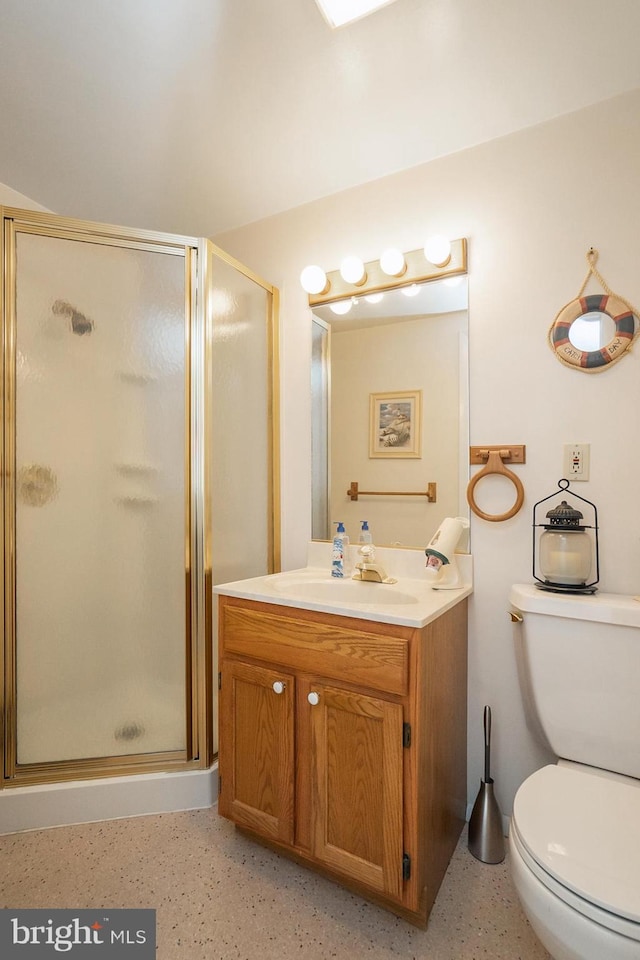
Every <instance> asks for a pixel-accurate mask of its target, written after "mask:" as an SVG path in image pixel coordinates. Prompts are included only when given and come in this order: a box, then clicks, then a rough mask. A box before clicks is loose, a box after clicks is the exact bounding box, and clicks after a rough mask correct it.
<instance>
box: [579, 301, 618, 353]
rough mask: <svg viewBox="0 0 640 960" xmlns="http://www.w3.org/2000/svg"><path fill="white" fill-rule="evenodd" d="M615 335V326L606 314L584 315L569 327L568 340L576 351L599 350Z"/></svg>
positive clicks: (594, 312)
mask: <svg viewBox="0 0 640 960" xmlns="http://www.w3.org/2000/svg"><path fill="white" fill-rule="evenodd" d="M615 335H616V325H615V323H614V321H613V317H610V316H609V314H608V313H598V312H596V311H595V310H594V311H591V313H585V314H583V315H582V316H581V317H578V318H577V319H576V320H574V321H573V323H572V324H571V326H570V327H569V340H570V341H571V343H572V344H573V345H574V347H577V348H578V350H586V351H591V350H601V349H602V347H605V346H606V345H607V344H608V343H609V342H610V341H611V340H613V338H614V337H615Z"/></svg>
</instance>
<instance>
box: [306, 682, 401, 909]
mask: <svg viewBox="0 0 640 960" xmlns="http://www.w3.org/2000/svg"><path fill="white" fill-rule="evenodd" d="M310 691H311V692H310V693H309V698H308V699H309V720H310V731H311V749H312V764H311V767H312V770H311V776H312V794H313V798H312V802H311V808H312V813H311V817H312V833H313V839H312V843H313V853H314V856H315V857H316V858H317V859H318V860H320V861H322V862H323V863H325V864H327V865H328V866H331V867H333V868H334V869H337V870H340V871H341V872H342V873H344V874H347V875H348V876H350V877H352V878H353V879H356V880H358V881H359V882H361V883H364V884H366V885H367V886H369V887H371V888H372V889H374V890H377V891H379V892H380V893H384V894H386V895H387V896H391V897H394V898H396V899H401V898H402V855H403V842H402V840H403V832H402V811H403V804H402V764H403V748H402V719H403V715H402V706H401V705H400V704H397V703H391V702H389V701H387V700H382V699H378V698H376V697H371V696H364V695H361V694H356V693H350V692H347V691H345V690H341V689H339V688H338V687H333V686H328V685H325V684H322V683H312V684H311V686H310ZM316 697H317V702H316Z"/></svg>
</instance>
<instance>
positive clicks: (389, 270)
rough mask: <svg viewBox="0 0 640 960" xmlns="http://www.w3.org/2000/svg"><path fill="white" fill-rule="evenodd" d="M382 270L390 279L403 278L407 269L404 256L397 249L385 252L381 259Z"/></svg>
mask: <svg viewBox="0 0 640 960" xmlns="http://www.w3.org/2000/svg"><path fill="white" fill-rule="evenodd" d="M380 269H381V270H382V272H383V273H386V274H387V276H388V277H401V276H402V274H403V273H404V272H405V270H406V269H407V265H406V263H405V262H404V254H403V253H401V252H400V250H396V249H389V250H385V251H384V253H383V254H382V256H381V257H380Z"/></svg>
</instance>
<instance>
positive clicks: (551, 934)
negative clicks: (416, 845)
mask: <svg viewBox="0 0 640 960" xmlns="http://www.w3.org/2000/svg"><path fill="white" fill-rule="evenodd" d="M638 815H640V781H638V780H634V779H632V778H630V777H621V776H619V775H617V774H606V773H603V772H601V771H596V770H593V769H589V768H588V767H584V766H582V765H578V764H572V763H567V762H566V761H560V762H559V763H558V765H556V766H553V765H551V766H547V767H543V768H542V769H541V770H538V771H536V773H534V774H533V775H532V776H531V777H529V778H528V780H525V782H524V783H523V784H522V786H521V787H520V789H519V790H518V793H517V794H516V798H515V801H514V809H513V816H512V819H511V826H510V831H509V852H510V865H511V873H512V876H513V880H514V884H515V887H516V890H517V892H518V896H519V898H520V900H521V902H522V905H523V908H524V910H525V913H526V914H527V917H528V918H529V921H530V923H531V925H532V927H533V929H534V930H535V932H536V934H537V935H538V937H539V939H540V940H541V941H542V943H543V944H544V946H545V947H546V948H547V950H548V951H549V953H550V954H551V956H552V957H554V958H555V960H639V958H640V830H639V829H638Z"/></svg>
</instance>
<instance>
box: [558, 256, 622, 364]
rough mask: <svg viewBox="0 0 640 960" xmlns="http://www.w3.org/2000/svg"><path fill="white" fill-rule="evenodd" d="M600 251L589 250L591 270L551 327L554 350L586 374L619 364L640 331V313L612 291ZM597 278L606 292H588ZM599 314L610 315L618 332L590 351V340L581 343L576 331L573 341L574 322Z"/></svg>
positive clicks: (560, 359)
mask: <svg viewBox="0 0 640 960" xmlns="http://www.w3.org/2000/svg"><path fill="white" fill-rule="evenodd" d="M597 260H598V251H597V250H594V249H593V247H590V248H589V250H588V251H587V263H588V265H589V269H588V271H587V275H586V277H585V278H584V281H583V283H582V286H581V287H580V290H579V291H578V296H577V297H576V298H575V300H571V301H570V302H569V303H568V304H567V305H566V306H564V307H563V308H562V310H561V311H560V313H559V314H558V315H557V317H556V318H555V320H554V321H553V323H552V324H551V326H550V327H549V333H548V342H549V346H550V347H551V349H552V350H553V351H554V353H555V355H556V357H557V358H558V360H559V361H560V362H561V363H564V364H566V366H568V367H573V368H574V370H583V371H584V372H585V373H598V372H599V371H601V370H606V369H607V368H608V367H610V366H611V364H613V363H616V362H617V361H618V360H620V358H621V357H623V356H624V355H625V353H626V352H627V351H628V350H629V347H630V346H631V344H632V343H633V341H634V340H635V338H636V337H637V336H638V334H639V333H640V321H639V319H638V317H639V314H638V311H637V310H636V309H635V307H634V306H633V305H632V304H631V303H629V302H628V301H627V300H624V299H623V297H621V296H619V295H618V294H616V293H614V292H613V290H611V289H610V288H609V287H608V286H607V284H606V282H605V280H604V278H603V277H602V274H600V273H599V272H598V270H597V269H596V263H597ZM592 276H593V277H595V279H596V280H597V281H598V283H599V284H600V286H601V287H602V289H603V290H604V293H603V294H602V293H595V294H590V295H588V296H585V295H584V291H585V289H586V286H587V283H588V282H589V279H590V277H592ZM597 315H600V316H601V317H602V316H603V317H608V318H609V320H610V321H612V322H613V325H614V327H615V331H614V334H613V337H612V339H611V340H610V341H609V343H607V344H605V345H604V346H599V347H598V349H596V350H587V349H584V347H586V346H589V345H590V344H589V343H588V342H587V343H585V344H581V343H580V342H579V340H580V338H579V335H576V334H575V332H574V340H573V341H572V339H571V336H570V331H571V327H572V325H573V324H574V323H575V322H576V320H579V319H580V317H585V318H586V317H589V318H590V319H595V318H596V317H597Z"/></svg>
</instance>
